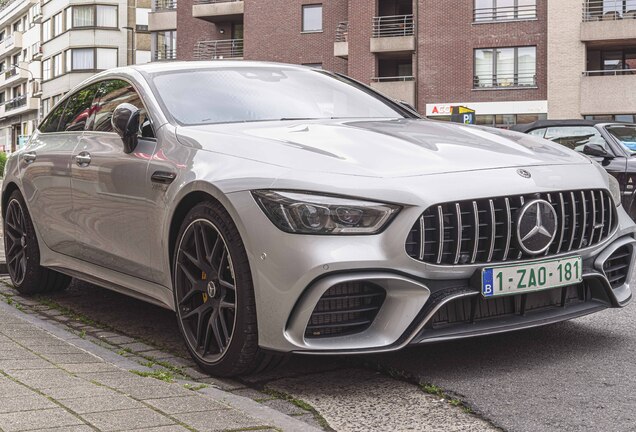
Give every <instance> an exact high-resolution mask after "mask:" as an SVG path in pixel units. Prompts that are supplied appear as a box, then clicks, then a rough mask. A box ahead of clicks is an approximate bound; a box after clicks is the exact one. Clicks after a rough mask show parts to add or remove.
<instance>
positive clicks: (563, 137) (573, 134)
mask: <svg viewBox="0 0 636 432" xmlns="http://www.w3.org/2000/svg"><path fill="white" fill-rule="evenodd" d="M545 138H546V139H549V140H552V141H554V142H557V143H559V144H562V145H564V146H566V147H568V148H571V149H573V150H576V151H579V152H582V151H583V146H585V145H586V144H598V145H600V146H602V147H603V148H605V150H607V151H608V152H610V154H611V150H610V148H609V146H608V145H607V142H606V141H605V139H604V138H603V137H602V136H601V133H600V132H599V131H598V130H597V129H596V128H594V127H591V126H559V127H551V128H548V130H547V131H546V133H545Z"/></svg>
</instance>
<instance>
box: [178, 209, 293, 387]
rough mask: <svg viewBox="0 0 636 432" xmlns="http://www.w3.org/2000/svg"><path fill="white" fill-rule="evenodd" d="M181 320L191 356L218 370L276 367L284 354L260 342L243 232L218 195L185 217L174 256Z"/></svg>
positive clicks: (242, 371)
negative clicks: (267, 350) (261, 346)
mask: <svg viewBox="0 0 636 432" xmlns="http://www.w3.org/2000/svg"><path fill="white" fill-rule="evenodd" d="M172 265H173V267H172V274H173V288H174V290H173V291H174V302H175V309H176V312H177V323H178V325H179V329H180V330H181V334H182V335H183V338H184V340H185V342H186V347H187V348H188V351H189V352H190V355H191V356H192V358H193V359H194V360H195V361H196V362H197V364H198V365H199V367H200V368H201V369H203V370H204V371H205V372H207V373H209V374H212V375H217V376H235V375H244V374H248V373H254V372H258V371H262V370H264V369H267V368H271V367H274V366H276V365H278V364H280V362H281V361H282V360H284V356H282V355H280V354H277V353H271V352H266V351H264V350H262V349H261V348H260V347H259V345H258V320H257V318H256V299H255V295H254V284H253V282H252V271H251V269H250V263H249V259H248V257H247V252H246V251H245V246H244V245H243V240H242V239H241V235H240V234H239V232H238V229H237V228H236V225H235V224H234V221H233V220H232V218H231V217H230V215H229V214H228V212H227V211H226V210H225V208H224V207H223V206H222V205H221V204H220V203H218V202H216V201H204V202H201V203H199V204H197V205H195V206H194V207H193V208H192V209H191V210H190V211H189V212H188V214H187V215H186V216H185V218H184V220H183V221H182V222H181V229H180V230H179V233H178V234H177V237H176V240H175V250H174V253H173V260H172Z"/></svg>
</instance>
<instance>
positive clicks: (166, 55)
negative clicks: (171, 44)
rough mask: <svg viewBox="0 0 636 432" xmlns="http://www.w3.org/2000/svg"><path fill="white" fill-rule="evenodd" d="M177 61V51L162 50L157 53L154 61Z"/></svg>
mask: <svg viewBox="0 0 636 432" xmlns="http://www.w3.org/2000/svg"><path fill="white" fill-rule="evenodd" d="M176 59H177V50H176V49H166V48H164V49H160V50H157V51H155V54H154V57H153V60H154V61H163V60H176Z"/></svg>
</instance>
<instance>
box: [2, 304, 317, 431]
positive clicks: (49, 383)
mask: <svg viewBox="0 0 636 432" xmlns="http://www.w3.org/2000/svg"><path fill="white" fill-rule="evenodd" d="M131 371H136V372H131ZM155 372H156V371H155V370H153V369H150V368H144V367H143V366H141V365H139V364H138V363H135V362H133V361H131V360H128V359H127V358H125V357H123V356H120V355H117V354H116V353H113V352H112V351H110V350H108V349H105V348H102V347H100V346H97V345H95V344H93V343H92V342H90V341H87V340H84V339H82V338H81V337H80V336H77V335H74V334H72V333H69V332H67V331H66V330H64V329H63V328H62V327H60V326H58V325H56V324H53V323H51V322H46V321H43V320H42V319H40V318H39V317H37V316H35V315H28V314H25V313H23V312H21V311H20V310H18V309H16V308H15V307H13V306H11V305H8V304H6V303H4V302H1V301H0V431H4V432H14V431H27V430H29V431H30V430H51V431H53V430H55V431H83V430H86V431H90V430H93V431H94V430H100V431H132V430H144V431H166V432H168V431H180V430H182V431H186V430H190V431H194V430H199V431H228V430H232V431H239V430H283V431H312V430H318V429H314V428H312V427H311V426H309V425H307V424H306V423H303V422H301V421H299V420H296V419H294V418H292V417H289V416H286V415H284V414H282V413H280V412H278V411H275V410H273V409H271V408H269V407H266V406H263V405H262V404H259V403H257V402H254V401H253V400H251V399H247V398H244V397H241V396H237V395H234V394H230V393H226V392H224V391H221V390H220V389H216V388H212V387H207V388H200V389H198V391H196V390H197V387H202V386H196V383H192V384H188V383H185V382H164V381H161V380H159V379H154V378H152V377H153V376H157V375H155ZM193 388H194V389H195V390H192V389H193Z"/></svg>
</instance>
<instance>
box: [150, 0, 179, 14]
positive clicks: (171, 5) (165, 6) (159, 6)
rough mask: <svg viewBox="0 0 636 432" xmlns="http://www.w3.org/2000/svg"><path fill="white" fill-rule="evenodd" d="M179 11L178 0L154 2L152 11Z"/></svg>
mask: <svg viewBox="0 0 636 432" xmlns="http://www.w3.org/2000/svg"><path fill="white" fill-rule="evenodd" d="M174 9H177V0H153V2H152V11H153V12H157V11H164V10H174Z"/></svg>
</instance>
